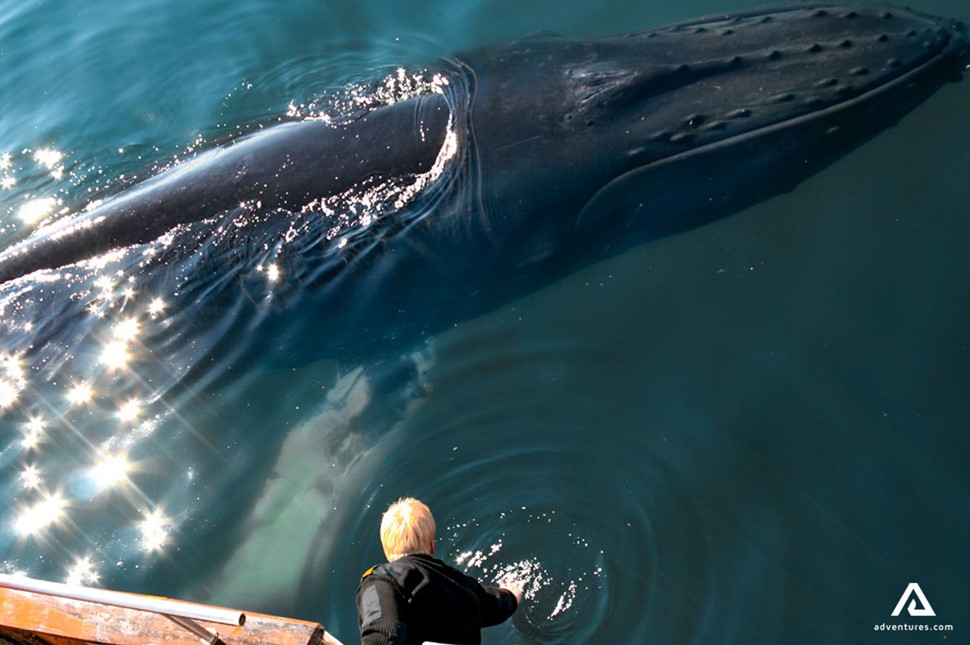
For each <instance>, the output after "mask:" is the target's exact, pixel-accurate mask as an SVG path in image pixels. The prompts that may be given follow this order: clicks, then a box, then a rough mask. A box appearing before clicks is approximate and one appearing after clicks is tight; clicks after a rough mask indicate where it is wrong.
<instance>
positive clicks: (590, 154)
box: [0, 3, 968, 351]
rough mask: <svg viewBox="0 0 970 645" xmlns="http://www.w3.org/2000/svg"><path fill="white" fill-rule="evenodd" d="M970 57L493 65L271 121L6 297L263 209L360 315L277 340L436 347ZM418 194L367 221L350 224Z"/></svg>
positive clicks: (808, 33) (682, 222)
mask: <svg viewBox="0 0 970 645" xmlns="http://www.w3.org/2000/svg"><path fill="white" fill-rule="evenodd" d="M967 57H968V45H967V27H966V25H964V24H963V23H961V22H959V21H957V20H950V19H942V18H937V17H933V16H928V15H923V14H920V13H917V12H914V11H911V10H908V9H901V8H897V7H892V6H888V5H837V4H818V3H809V4H789V5H779V6H770V7H767V8H760V9H753V10H749V11H740V12H737V13H731V14H725V15H717V16H712V17H707V18H701V19H696V20H690V21H687V22H681V23H678V24H674V25H671V26H667V27H663V28H659V29H652V30H648V31H642V32H636V33H630V34H625V35H622V36H618V37H611V38H599V39H591V40H574V39H567V38H562V37H558V36H555V35H538V36H534V37H531V38H527V39H524V40H521V41H517V42H513V43H509V44H505V45H500V46H492V47H486V48H482V49H478V50H473V51H470V52H467V53H464V54H458V55H456V56H455V57H454V58H451V59H448V60H443V61H440V63H439V64H438V65H437V67H436V69H435V72H436V76H435V78H436V79H437V82H436V83H434V84H431V87H432V89H430V90H427V91H424V92H422V93H419V94H418V95H416V96H413V97H409V98H406V99H405V100H400V101H397V102H394V103H392V104H389V105H382V106H380V107H378V108H376V109H372V110H369V111H367V112H366V113H364V114H362V115H359V116H357V117H355V118H353V119H349V120H343V121H340V122H335V123H332V122H329V121H328V120H325V119H306V120H303V121H294V122H288V123H283V124H278V125H274V126H271V127H267V128H265V129H264V130H262V131H259V132H258V133H256V134H253V135H249V136H246V137H242V138H240V139H239V140H237V141H234V142H231V143H228V144H226V145H223V146H221V147H218V148H215V149H211V150H208V151H206V152H203V153H200V154H198V155H197V156H196V157H194V158H192V159H191V160H188V161H186V162H183V163H180V164H177V165H175V166H174V167H172V168H171V169H169V170H167V171H165V172H162V173H160V174H159V175H157V176H156V177H154V178H152V179H150V180H148V181H146V182H144V183H142V184H140V185H137V186H134V187H133V188H130V189H128V190H127V191H124V192H122V193H120V194H118V195H117V196H114V197H111V198H109V199H107V200H105V201H103V202H102V203H99V204H97V205H95V206H94V207H91V208H88V209H85V210H84V211H82V212H79V213H78V214H76V215H73V216H69V217H66V218H62V219H59V220H57V221H55V222H53V223H51V224H50V225H48V226H45V227H43V228H41V229H39V230H38V231H37V232H36V233H35V234H33V235H32V236H30V237H28V238H27V239H26V240H23V241H22V242H20V243H18V244H15V245H13V246H12V247H10V248H8V249H6V250H5V251H3V253H2V254H0V282H8V281H13V280H16V279H19V278H23V277H24V276H27V275H30V274H33V273H35V272H38V271H45V272H48V273H53V274H54V275H57V272H58V271H62V270H65V268H68V267H71V266H72V265H76V264H78V263H81V264H83V263H84V262H86V261H88V260H90V259H91V258H93V257H95V256H97V255H99V254H104V253H106V252H108V251H112V250H116V249H120V248H126V247H130V246H133V245H139V244H146V243H149V242H151V241H153V240H157V239H158V238H160V237H162V236H165V235H170V234H172V233H173V231H179V230H183V229H184V228H185V227H192V226H196V227H198V226H202V227H203V228H204V227H205V226H207V225H211V226H213V227H214V226H217V225H218V226H223V225H225V224H226V222H229V221H232V218H233V217H237V218H238V217H239V216H241V215H247V216H251V217H249V219H248V220H247V221H250V222H256V223H255V224H252V227H253V228H254V229H256V230H257V231H258V230H269V229H272V230H276V231H279V236H280V237H281V238H282V237H283V236H285V234H286V231H287V230H288V229H287V226H290V225H289V224H287V222H289V221H290V220H292V219H293V218H300V220H301V221H302V222H306V221H311V220H312V221H313V222H314V226H315V229H314V230H315V231H317V232H318V233H317V234H315V235H314V236H312V238H313V239H312V240H308V241H304V242H303V243H302V244H297V245H293V246H292V247H289V249H287V248H284V247H285V245H281V251H280V253H279V254H278V260H279V263H280V265H281V267H282V270H283V274H284V275H286V276H288V277H289V279H292V280H294V281H298V282H299V283H300V285H301V286H305V287H307V288H306V289H303V290H302V291H303V293H302V294H301V296H300V297H301V298H304V299H306V300H308V301H309V302H310V303H311V304H312V305H313V306H316V307H318V308H319V309H321V310H326V311H328V312H335V311H339V312H340V315H339V316H332V315H331V316H328V317H327V318H329V319H330V321H329V322H323V323H322V322H321V321H320V320H319V318H317V319H314V317H312V316H309V317H306V319H307V321H308V322H306V325H305V329H302V330H300V329H299V325H293V324H290V325H289V326H288V327H287V331H286V332H285V333H281V334H279V336H278V337H277V339H276V340H277V343H278V345H279V346H280V347H283V346H285V345H287V343H289V344H291V345H292V344H293V343H297V344H298V341H297V340H296V339H298V338H301V337H305V335H308V334H313V335H315V336H318V337H319V336H325V337H326V338H327V341H326V343H327V344H328V346H329V348H330V349H335V350H346V351H364V349H363V348H364V347H365V346H368V345H370V346H387V345H388V344H392V343H395V342H401V341H409V340H414V339H415V338H420V337H422V336H425V335H428V334H432V333H434V332H436V331H440V330H441V329H443V328H446V327H447V326H448V325H450V324H453V323H455V322H457V321H459V320H461V319H463V318H467V317H470V316H472V315H476V314H478V313H483V312H484V311H487V310H489V309H490V308H494V307H495V306H497V305H499V304H501V303H502V302H504V301H507V300H508V299H510V298H511V297H515V296H517V295H521V294H524V293H526V292H528V291H530V290H534V289H537V288H540V287H541V286H544V285H546V284H549V283H550V282H552V281H554V280H555V279H556V278H557V277H560V276H562V275H565V274H566V273H569V272H571V271H575V270H577V269H579V268H581V267H583V266H586V265H588V264H590V263H593V262H595V261H597V260H599V259H602V258H604V257H607V256H609V255H613V254H616V253H619V252H621V251H623V250H625V249H628V248H631V247H633V246H635V245H638V244H641V243H644V242H646V241H649V240H653V239H657V238H660V237H663V236H666V235H670V234H673V233H677V232H680V231H685V230H688V229H691V228H694V227H697V226H700V225H702V224H704V223H707V222H710V221H713V220H716V219H718V218H722V217H725V216H727V215H730V214H732V213H736V212H738V211H740V210H742V209H744V208H745V207H747V206H750V205H753V204H755V203H758V202H760V201H763V200H766V199H768V198H770V197H772V196H775V195H778V194H780V193H784V192H787V191H790V190H792V189H793V188H794V187H795V186H797V185H798V184H799V183H800V182H802V181H803V180H805V179H807V178H808V177H810V176H812V175H813V174H815V173H817V172H819V171H820V170H821V169H823V168H825V167H826V166H828V165H830V164H832V163H833V162H835V161H836V160H837V159H839V158H840V157H842V156H844V155H846V154H847V153H849V152H850V151H852V150H853V149H855V148H857V147H858V146H860V145H861V144H863V143H865V142H866V141H867V140H869V139H871V138H872V137H874V136H875V135H877V134H878V133H880V132H881V131H883V130H885V129H886V128H888V127H891V126H892V125H894V124H895V123H896V122H898V121H899V120H900V119H901V118H902V117H903V116H904V115H906V114H907V113H908V112H910V111H911V110H913V109H914V108H916V107H917V106H918V105H919V104H920V103H922V102H923V101H924V100H926V99H927V98H928V97H929V96H930V95H932V94H933V93H934V92H935V91H937V90H938V89H939V88H940V87H941V86H943V85H944V84H945V83H947V82H951V81H956V80H959V79H960V78H961V76H962V73H963V71H965V68H966V66H967ZM401 178H407V180H406V181H404V184H406V185H404V187H403V188H402V187H400V186H398V188H396V189H395V190H392V191H390V193H389V194H391V195H392V197H393V198H389V199H385V200H384V201H383V202H380V203H378V204H376V205H374V204H369V205H367V204H365V206H368V208H369V211H368V212H367V213H366V214H365V215H361V214H360V212H359V211H354V212H353V213H348V212H347V211H346V210H343V211H341V210H340V209H339V208H335V206H334V204H335V203H336V202H337V201H339V200H340V199H341V198H342V197H344V196H347V195H349V194H351V193H354V191H357V192H356V194H358V195H359V194H361V186H382V187H387V186H397V185H398V184H396V183H395V182H400V181H401ZM415 178H422V179H421V180H420V181H418V180H416V179H415ZM365 201H366V200H365ZM378 201H380V200H378ZM359 204H360V200H358V206H359ZM193 230H194V231H198V230H199V229H198V228H194V229H193ZM244 235H245V234H244ZM233 243H235V244H238V243H239V238H235V239H234V242H233ZM187 248H188V247H187ZM189 250H190V251H191V249H189ZM442 302H446V303H447V306H446V307H444V306H442ZM311 321H312V322H311ZM286 336H290V338H289V340H288V339H287V338H286Z"/></svg>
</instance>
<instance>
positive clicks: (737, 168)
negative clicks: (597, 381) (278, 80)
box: [470, 4, 970, 257]
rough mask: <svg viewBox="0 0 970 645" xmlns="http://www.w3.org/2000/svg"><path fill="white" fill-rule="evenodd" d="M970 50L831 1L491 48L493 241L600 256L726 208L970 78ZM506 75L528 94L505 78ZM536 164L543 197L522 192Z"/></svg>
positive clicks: (944, 26) (946, 29)
mask: <svg viewBox="0 0 970 645" xmlns="http://www.w3.org/2000/svg"><path fill="white" fill-rule="evenodd" d="M968 50H970V47H968V41H967V27H966V25H964V24H963V23H961V22H959V21H956V20H948V19H942V18H936V17H933V16H927V15H923V14H919V13H916V12H914V11H911V10H908V9H900V8H896V7H890V6H888V5H877V6H861V5H820V4H794V5H785V6H775V7H768V8H763V9H755V10H750V11H747V12H741V13H736V14H730V15H722V16H715V17H710V18H704V19H698V20H692V21H689V22H683V23H679V24H675V25H672V26H669V27H665V28H661V29H655V30H650V31H643V32H637V33H632V34H628V35H626V36H621V37H616V38H609V39H600V40H591V41H571V40H566V39H558V40H557V39H552V38H544V39H543V38H538V39H534V40H531V41H530V40H526V41H521V42H519V43H515V44H512V45H509V46H507V47H505V48H500V49H497V50H491V51H490V53H489V55H488V56H487V57H485V58H480V59H477V60H474V61H473V62H472V63H471V65H470V67H471V69H472V70H473V78H474V80H475V82H476V86H477V90H476V91H477V92H478V97H479V98H477V99H476V101H477V103H476V105H475V107H476V108H478V114H473V119H472V122H473V126H474V130H475V132H476V133H477V134H478V135H479V141H480V145H479V147H480V149H481V151H482V152H481V153H480V156H481V158H482V160H483V161H482V165H483V167H484V169H485V174H486V175H487V176H489V179H490V181H492V182H494V183H493V184H492V186H491V191H492V192H491V195H490V196H489V201H490V203H494V204H497V205H498V206H497V207H496V210H495V213H494V214H493V217H492V225H493V230H499V231H501V230H502V227H503V226H505V227H506V230H508V231H509V232H510V234H511V235H514V236H517V237H519V238H522V239H524V238H525V237H526V235H525V234H524V233H523V232H522V231H521V230H517V229H516V227H515V222H516V220H517V217H518V216H521V217H523V218H526V219H528V220H529V226H530V227H531V228H532V230H535V231H537V232H538V235H539V238H542V239H537V238H533V239H532V240H531V241H530V244H531V245H532V248H530V250H529V254H530V257H541V256H542V255H543V254H548V253H552V252H553V251H552V249H553V248H562V247H563V246H564V240H563V237H571V238H572V239H573V240H575V242H576V244H580V245H583V246H586V247H589V246H590V245H591V243H592V244H593V246H596V247H597V249H598V251H599V253H602V251H603V249H604V248H607V249H618V248H623V247H626V246H630V245H632V244H636V243H640V242H643V241H646V240H649V239H652V238H655V237H659V236H662V235H666V234H670V233H673V232H677V231H680V230H685V229H688V228H692V227H694V226H698V225H700V224H703V223H705V222H707V221H711V220H713V219H717V218H719V217H723V216H725V215H728V214H731V213H733V212H736V211H737V210H739V209H741V208H744V207H745V206H748V205H750V204H753V203H756V202H758V201H761V200H763V199H766V198H768V197H771V196H772V195H775V194H778V193H781V192H785V191H787V190H790V189H791V188H792V187H794V186H795V185H796V184H798V183H799V182H800V181H802V180H804V179H805V178H807V177H808V176H810V175H811V174H814V173H815V172H818V171H819V170H820V169H821V168H823V167H824V166H826V165H828V164H830V163H832V162H833V161H835V160H836V159H837V158H839V157H841V156H842V155H844V154H846V153H848V152H849V151H851V150H852V149H854V148H856V147H858V146H859V145H860V144H862V143H863V142H865V141H867V140H868V139H870V138H871V137H873V136H875V135H876V134H878V133H879V132H881V131H882V130H884V129H886V128H888V127H890V126H892V125H894V124H895V123H896V122H897V121H898V120H899V119H900V118H901V117H903V116H904V115H905V114H906V113H907V112H909V111H910V110H912V109H913V108H915V107H916V106H917V105H918V104H920V103H921V102H922V101H924V100H925V99H926V98H928V97H929V96H930V95H931V94H932V93H933V92H935V91H936V90H937V89H939V88H940V87H941V86H942V85H944V84H945V83H947V82H949V81H954V80H959V79H960V77H961V75H962V73H963V72H964V71H965V69H966V67H967V63H968V60H967V59H968ZM510 66H515V67H517V68H518V69H519V74H518V78H519V79H522V80H521V82H522V83H523V84H525V85H528V87H518V88H514V87H512V86H511V84H510V83H509V82H508V81H507V80H503V82H504V84H505V85H504V86H499V85H497V82H493V79H508V78H510V77H512V76H513V75H511V74H509V73H508V71H507V69H506V70H505V71H504V73H501V74H499V73H497V71H498V68H499V67H505V68H509V67H510ZM513 92H514V93H513ZM523 96H527V97H531V98H530V99H522V98H521V97H523ZM524 100H527V101H528V106H526V108H525V109H522V108H523V106H522V105H521V104H522V102H523V101H524ZM513 108H515V109H517V118H515V119H506V120H504V121H503V122H497V121H496V119H497V117H496V115H501V114H503V113H508V112H509V111H510V110H511V109H513ZM526 163H527V164H531V167H530V170H529V173H528V176H529V182H530V185H531V186H532V188H531V192H529V191H524V190H518V191H516V190H514V189H513V185H514V184H515V181H516V173H520V174H521V173H522V169H523V165H524V164H526ZM537 175H538V176H537ZM526 193H528V196H527V197H526V198H525V199H522V198H521V195H523V194H526ZM513 194H515V195H517V197H516V199H514V200H511V199H508V200H507V199H504V197H505V196H506V195H513ZM557 200H558V201H559V205H558V206H557V207H555V208H554V210H555V213H556V217H558V218H559V220H558V221H556V222H554V223H550V222H542V221H541V218H540V217H539V216H538V215H537V213H539V212H540V211H543V210H548V208H547V207H546V206H544V205H543V202H544V201H545V202H547V203H548V202H549V201H553V202H556V201H557ZM526 210H530V211H531V212H528V213H526V212H524V211H526ZM567 214H568V216H569V218H570V221H563V216H565V215H567ZM540 227H542V228H540ZM543 236H544V238H543ZM553 238H558V239H556V240H555V242H554V241H553ZM565 246H570V245H569V244H568V241H567V242H566V244H565Z"/></svg>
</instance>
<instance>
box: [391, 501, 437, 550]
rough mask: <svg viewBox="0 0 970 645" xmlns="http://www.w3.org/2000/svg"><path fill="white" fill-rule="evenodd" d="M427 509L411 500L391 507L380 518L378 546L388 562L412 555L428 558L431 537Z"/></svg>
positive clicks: (431, 520)
mask: <svg viewBox="0 0 970 645" xmlns="http://www.w3.org/2000/svg"><path fill="white" fill-rule="evenodd" d="M435 529H436V526H435V522H434V516H433V515H431V509H429V508H428V507H427V505H425V504H424V503H423V502H421V501H418V500H416V499H414V498H413V497H405V498H403V499H399V500H398V501H396V502H394V503H393V504H391V505H390V506H389V507H388V508H387V510H386V511H384V517H383V518H381V546H382V547H384V555H386V556H387V560H388V562H393V561H394V560H397V559H399V558H403V557H404V556H406V555H412V554H415V553H426V554H429V555H430V554H432V553H433V552H434V535H435Z"/></svg>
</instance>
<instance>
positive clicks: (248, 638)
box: [0, 588, 334, 645]
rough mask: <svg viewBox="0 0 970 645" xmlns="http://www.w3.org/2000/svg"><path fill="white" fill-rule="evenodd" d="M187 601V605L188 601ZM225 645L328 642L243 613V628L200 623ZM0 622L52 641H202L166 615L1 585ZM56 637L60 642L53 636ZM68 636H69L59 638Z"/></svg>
mask: <svg viewBox="0 0 970 645" xmlns="http://www.w3.org/2000/svg"><path fill="white" fill-rule="evenodd" d="M187 604H188V603H187ZM198 624H199V625H201V626H202V627H205V628H206V629H211V630H215V631H216V632H217V633H218V634H219V637H220V638H221V639H222V640H223V641H225V642H226V643H227V645H266V644H267V643H273V644H274V645H320V644H321V643H332V642H334V641H332V640H331V639H329V638H325V636H324V629H323V626H321V625H320V624H318V623H312V622H308V621H302V620H291V619H287V618H279V617H277V616H270V615H266V614H255V613H249V612H246V624H245V625H244V626H242V627H239V626H230V625H218V624H216V623H207V622H205V621H198ZM0 626H5V627H9V628H13V629H15V630H22V631H26V632H29V633H32V634H36V635H38V636H40V637H41V638H42V639H44V642H49V643H51V645H54V644H55V643H56V644H57V645H71V642H72V641H71V639H73V640H74V641H78V642H84V643H96V644H97V645H141V644H144V645H149V644H150V643H151V644H154V645H199V642H200V639H199V638H198V637H197V636H194V635H193V634H191V633H189V632H188V631H186V630H185V629H183V628H182V627H180V626H178V625H176V624H175V623H174V622H172V620H170V619H169V618H166V617H165V616H162V615H159V614H155V613H152V612H148V611H141V610H135V609H126V608H122V607H112V606H108V605H102V604H99V603H93V602H87V601H83V600H70V599H67V598H60V597H57V596H48V595H44V594H39V593H33V592H28V591H20V590H16V589H6V588H0ZM55 639H59V640H55ZM63 639H68V640H66V641H65V640H63Z"/></svg>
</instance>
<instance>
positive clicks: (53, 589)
mask: <svg viewBox="0 0 970 645" xmlns="http://www.w3.org/2000/svg"><path fill="white" fill-rule="evenodd" d="M0 587H6V588H8V589H17V590H19V591H31V592H34V593H39V594H44V595H47V596H60V597H61V598H70V599H71V600H83V601H86V602H97V603H101V604H103V605H113V606H115V607H123V608H126V609H140V610H142V611H150V612H152V613H155V614H164V615H166V616H169V617H172V616H175V617H179V618H187V619H190V620H204V621H208V622H212V623H220V624H223V625H239V626H242V625H244V624H246V614H244V613H242V612H241V611H234V610H232V609H221V608H219V607H208V606H206V605H197V604H195V603H190V602H182V601H178V600H169V599H168V598H156V597H152V596H139V595H135V594H127V593H122V592H120V591H111V590H108V589H93V588H91V587H80V586H76V585H66V584H61V583H59V582H48V581H46V580H35V579H33V578H27V577H21V576H11V575H7V574H2V573H0ZM176 622H178V621H176ZM183 627H184V625H183ZM199 627H200V629H201V626H199ZM190 631H191V630H190ZM210 636H211V633H210Z"/></svg>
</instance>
